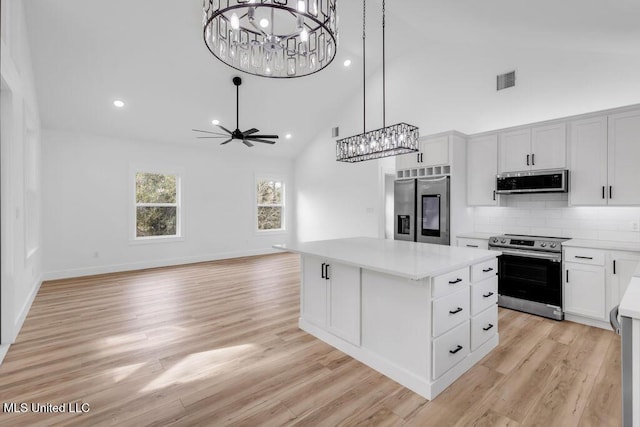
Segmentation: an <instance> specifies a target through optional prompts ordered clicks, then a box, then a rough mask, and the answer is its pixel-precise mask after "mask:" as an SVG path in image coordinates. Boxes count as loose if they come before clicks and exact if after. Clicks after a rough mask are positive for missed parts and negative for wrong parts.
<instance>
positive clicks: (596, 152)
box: [569, 116, 608, 206]
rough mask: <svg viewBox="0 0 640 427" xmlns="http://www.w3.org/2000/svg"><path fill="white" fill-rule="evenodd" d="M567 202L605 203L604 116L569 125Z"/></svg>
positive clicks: (576, 121) (605, 155)
mask: <svg viewBox="0 0 640 427" xmlns="http://www.w3.org/2000/svg"><path fill="white" fill-rule="evenodd" d="M569 135H570V136H569V158H570V159H571V164H570V168H571V169H570V176H569V185H570V186H571V188H570V190H569V203H570V204H571V205H574V206H580V205H591V206H595V205H606V204H607V196H608V192H607V116H601V117H592V118H588V119H581V120H574V121H572V122H571V123H570V124H569Z"/></svg>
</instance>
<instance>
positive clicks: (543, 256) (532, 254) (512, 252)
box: [498, 249, 562, 262]
mask: <svg viewBox="0 0 640 427" xmlns="http://www.w3.org/2000/svg"><path fill="white" fill-rule="evenodd" d="M498 250H499V251H501V252H502V255H511V256H519V257H525V258H538V259H548V260H549V261H555V262H560V261H561V260H562V255H560V254H546V253H544V252H532V251H519V250H509V249H498Z"/></svg>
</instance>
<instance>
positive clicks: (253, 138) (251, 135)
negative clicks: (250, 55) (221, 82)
mask: <svg viewBox="0 0 640 427" xmlns="http://www.w3.org/2000/svg"><path fill="white" fill-rule="evenodd" d="M233 84H234V85H236V130H234V131H233V132H231V131H230V130H229V129H227V128H225V127H224V126H222V125H218V127H219V128H220V129H222V130H223V131H224V132H226V133H221V132H211V131H208V130H200V129H191V130H193V131H194V132H202V133H207V134H211V135H215V136H199V137H197V138H198V139H206V138H228V139H227V140H226V141H223V142H221V143H220V145H224V144H227V143H229V142H231V141H233V140H234V139H239V140H241V141H242V143H243V144H244V145H246V146H247V147H253V144H252V142H262V143H264V144H275V143H276V142H275V141H269V139H278V135H256V132H259V130H258V129H256V128H251V129H249V130H245V131H244V132H242V131H241V130H240V126H239V125H238V121H239V116H240V106H239V105H240V102H239V100H240V85H241V84H242V79H241V78H240V77H234V78H233ZM267 138H268V139H267Z"/></svg>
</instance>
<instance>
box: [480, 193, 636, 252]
mask: <svg viewBox="0 0 640 427" xmlns="http://www.w3.org/2000/svg"><path fill="white" fill-rule="evenodd" d="M500 204H501V206H500V207H493V206H491V207H476V208H474V224H475V231H479V232H486V233H495V234H504V233H510V234H529V235H534V236H555V237H572V238H578V239H595V240H616V241H624V242H640V232H637V231H632V223H634V222H636V223H637V222H640V207H617V206H602V207H582V206H580V207H569V206H568V202H567V194H532V195H508V196H502V198H501V200H500Z"/></svg>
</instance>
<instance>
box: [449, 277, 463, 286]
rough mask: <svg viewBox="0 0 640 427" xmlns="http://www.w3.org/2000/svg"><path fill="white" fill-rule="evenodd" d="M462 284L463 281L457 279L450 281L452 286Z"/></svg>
mask: <svg viewBox="0 0 640 427" xmlns="http://www.w3.org/2000/svg"><path fill="white" fill-rule="evenodd" d="M460 282H462V279H460V278H457V279H456V280H449V284H450V285H455V284H456V283H460Z"/></svg>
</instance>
